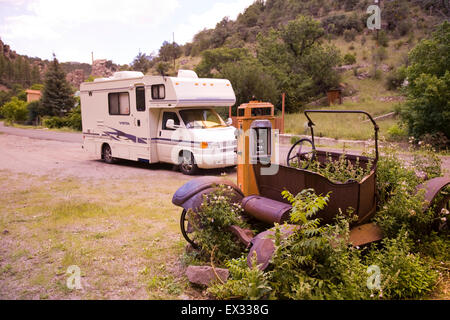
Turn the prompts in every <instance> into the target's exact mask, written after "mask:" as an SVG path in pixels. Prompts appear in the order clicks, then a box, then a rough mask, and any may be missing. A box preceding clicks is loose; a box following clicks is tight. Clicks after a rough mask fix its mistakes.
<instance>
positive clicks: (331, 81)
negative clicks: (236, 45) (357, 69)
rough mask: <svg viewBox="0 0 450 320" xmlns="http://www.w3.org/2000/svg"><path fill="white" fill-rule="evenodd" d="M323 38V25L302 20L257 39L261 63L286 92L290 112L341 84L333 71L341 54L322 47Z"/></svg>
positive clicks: (307, 18)
mask: <svg viewBox="0 0 450 320" xmlns="http://www.w3.org/2000/svg"><path fill="white" fill-rule="evenodd" d="M323 35H324V30H323V28H322V27H321V26H320V22H318V21H316V20H314V19H312V18H311V17H305V16H300V17H299V18H297V19H296V20H292V21H290V22H288V23H287V24H286V25H285V26H283V27H281V28H280V29H279V30H273V29H272V30H271V31H270V32H269V34H268V35H267V36H262V35H260V36H259V37H258V48H257V56H258V60H259V61H260V62H261V63H262V64H263V65H264V66H265V69H266V72H268V73H269V74H271V75H272V77H273V78H274V79H276V80H277V83H278V86H279V89H280V91H281V92H286V95H287V96H286V98H287V104H286V109H287V110H289V111H296V110H298V109H299V108H300V107H301V106H302V105H303V104H304V103H306V102H308V101H310V100H311V99H313V98H315V97H316V96H318V95H321V94H325V92H326V91H327V90H328V89H330V88H331V87H334V86H336V85H338V83H339V75H338V73H337V72H336V71H335V70H334V69H333V67H335V66H336V65H337V64H338V63H339V62H340V59H341V58H340V53H339V51H338V50H337V49H336V48H335V47H333V46H325V45H322V44H321V38H322V37H323Z"/></svg>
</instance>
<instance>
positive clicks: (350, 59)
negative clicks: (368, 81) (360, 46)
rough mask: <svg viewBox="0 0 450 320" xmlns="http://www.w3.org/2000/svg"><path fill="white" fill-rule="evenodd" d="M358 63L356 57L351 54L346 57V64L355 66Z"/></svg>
mask: <svg viewBox="0 0 450 320" xmlns="http://www.w3.org/2000/svg"><path fill="white" fill-rule="evenodd" d="M355 63H356V56H355V55H354V54H351V53H347V54H346V55H345V56H344V64H355Z"/></svg>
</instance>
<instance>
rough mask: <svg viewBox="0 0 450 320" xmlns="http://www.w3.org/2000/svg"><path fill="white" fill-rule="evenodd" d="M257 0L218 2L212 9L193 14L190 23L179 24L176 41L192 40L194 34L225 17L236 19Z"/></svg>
mask: <svg viewBox="0 0 450 320" xmlns="http://www.w3.org/2000/svg"><path fill="white" fill-rule="evenodd" d="M254 1H255V0H230V1H228V2H219V3H216V4H215V5H214V6H213V7H212V8H211V9H210V10H208V11H206V12H204V13H201V14H193V15H191V16H190V17H189V19H188V23H184V24H182V25H179V26H178V27H177V29H176V31H175V37H176V41H177V42H178V43H180V44H183V43H186V42H190V41H192V38H193V37H194V35H195V34H196V33H197V32H199V31H201V30H203V29H204V28H207V29H209V28H214V27H215V26H216V24H217V23H218V22H220V21H221V20H222V18H224V17H229V18H230V19H232V20H234V19H236V17H237V16H238V14H239V13H241V12H243V11H244V9H245V8H247V7H248V6H250V5H251V4H252V3H253V2H254Z"/></svg>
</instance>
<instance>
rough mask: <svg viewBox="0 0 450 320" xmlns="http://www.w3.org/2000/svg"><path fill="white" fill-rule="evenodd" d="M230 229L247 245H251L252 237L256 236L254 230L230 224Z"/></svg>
mask: <svg viewBox="0 0 450 320" xmlns="http://www.w3.org/2000/svg"><path fill="white" fill-rule="evenodd" d="M228 230H230V231H231V232H232V233H233V234H234V235H235V236H236V237H238V239H239V241H241V242H242V243H243V244H244V245H245V246H246V247H248V246H250V243H251V241H252V239H253V238H254V237H255V235H254V234H253V231H252V230H249V229H242V228H241V227H239V226H235V225H233V226H230V227H229V228H228Z"/></svg>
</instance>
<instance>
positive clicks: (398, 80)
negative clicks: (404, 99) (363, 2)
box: [386, 66, 406, 90]
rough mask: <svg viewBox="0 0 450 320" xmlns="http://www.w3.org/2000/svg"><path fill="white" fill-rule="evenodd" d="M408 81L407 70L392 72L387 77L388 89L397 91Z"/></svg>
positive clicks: (400, 68) (399, 69) (401, 68)
mask: <svg viewBox="0 0 450 320" xmlns="http://www.w3.org/2000/svg"><path fill="white" fill-rule="evenodd" d="M405 79H406V68H405V67H403V66H402V67H399V68H397V69H396V70H392V71H391V72H390V73H389V74H388V75H387V77H386V89H388V90H397V89H398V88H400V87H401V86H402V85H403V83H404V82H405Z"/></svg>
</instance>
